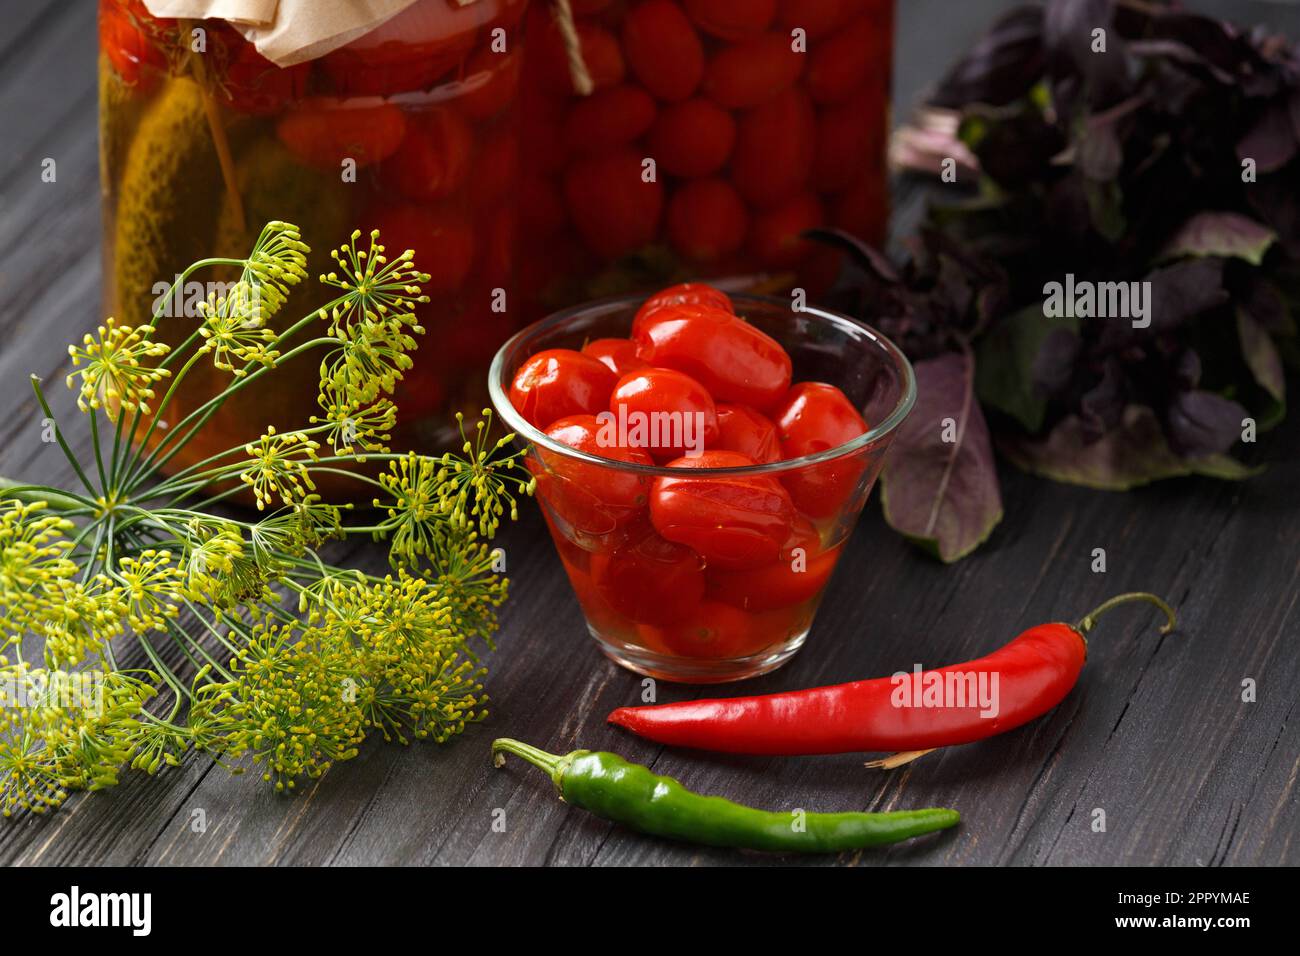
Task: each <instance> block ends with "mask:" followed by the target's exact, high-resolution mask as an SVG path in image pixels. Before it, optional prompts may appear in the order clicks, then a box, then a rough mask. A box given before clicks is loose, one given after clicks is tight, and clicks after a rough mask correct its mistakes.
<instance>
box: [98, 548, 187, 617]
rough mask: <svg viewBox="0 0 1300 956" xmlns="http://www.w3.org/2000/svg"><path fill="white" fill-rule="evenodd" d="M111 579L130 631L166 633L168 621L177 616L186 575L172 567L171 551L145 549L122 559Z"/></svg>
mask: <svg viewBox="0 0 1300 956" xmlns="http://www.w3.org/2000/svg"><path fill="white" fill-rule="evenodd" d="M113 577H114V578H115V579H116V581H117V582H118V584H119V585H120V587H121V591H120V593H121V598H122V602H123V603H124V604H125V606H126V619H127V621H128V623H129V624H130V625H131V628H132V629H133V630H135V631H137V632H140V633H143V632H144V631H148V630H155V631H161V630H165V629H166V627H167V621H168V620H170V619H171V618H174V617H177V616H178V615H179V614H180V609H179V607H178V606H177V603H176V602H177V601H178V600H179V599H180V598H181V597H182V595H183V594H184V588H185V572H184V571H182V570H181V569H180V568H178V567H176V566H175V565H174V564H172V553H171V552H170V551H166V550H164V551H159V550H156V549H154V548H147V549H145V550H144V551H141V552H140V554H139V555H138V556H128V557H124V558H122V560H120V561H119V562H118V564H117V571H116V573H115V574H114V575H113Z"/></svg>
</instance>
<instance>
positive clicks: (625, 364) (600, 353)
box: [582, 339, 650, 378]
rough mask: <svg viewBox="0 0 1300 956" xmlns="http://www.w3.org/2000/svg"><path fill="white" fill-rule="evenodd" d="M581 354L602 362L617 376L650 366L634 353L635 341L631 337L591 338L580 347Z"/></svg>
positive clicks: (620, 376)
mask: <svg viewBox="0 0 1300 956" xmlns="http://www.w3.org/2000/svg"><path fill="white" fill-rule="evenodd" d="M582 354H583V355H590V356H591V357H592V358H594V359H596V360H598V361H600V362H603V363H604V365H605V367H606V368H607V369H609V370H610V371H611V372H613V373H614V374H615V375H617V376H618V377H619V378H622V377H623V376H624V375H626V374H628V373H629V372H635V371H638V370H639V369H643V368H649V367H650V366H649V364H647V363H646V362H645V361H643V360H642V359H641V358H640V357H639V356H638V355H637V354H636V343H635V342H633V341H632V340H631V339H592V340H591V341H590V342H588V343H587V344H586V345H584V346H583V347H582Z"/></svg>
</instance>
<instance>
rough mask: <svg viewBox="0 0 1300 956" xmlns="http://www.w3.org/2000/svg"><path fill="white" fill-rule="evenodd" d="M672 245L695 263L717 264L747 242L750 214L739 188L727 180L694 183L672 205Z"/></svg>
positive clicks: (682, 189) (675, 196)
mask: <svg viewBox="0 0 1300 956" xmlns="http://www.w3.org/2000/svg"><path fill="white" fill-rule="evenodd" d="M665 226H666V232H667V236H668V242H669V243H670V244H671V245H672V247H673V249H674V250H676V252H677V253H678V254H679V255H681V256H682V257H683V258H685V259H689V260H691V261H692V262H700V263H711V262H717V261H718V260H719V259H721V258H722V257H723V256H727V255H730V254H731V253H733V252H735V251H736V250H737V249H739V248H740V247H741V246H742V245H744V242H745V234H746V232H747V230H748V227H749V214H748V213H747V212H746V211H745V204H744V202H743V201H741V198H740V194H739V193H737V192H736V187H734V186H732V185H731V183H729V182H727V181H726V180H725V179H718V178H711V179H692V180H690V181H689V182H686V183H683V184H682V185H681V186H679V187H678V188H677V191H676V192H675V193H673V196H672V198H671V199H670V200H669V201H668V214H667V216H666V218H665Z"/></svg>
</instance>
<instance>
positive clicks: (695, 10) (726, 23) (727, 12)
mask: <svg viewBox="0 0 1300 956" xmlns="http://www.w3.org/2000/svg"><path fill="white" fill-rule="evenodd" d="M682 5H683V6H684V7H685V8H686V13H687V14H688V15H689V16H690V18H691V21H692V22H693V23H694V24H695V25H696V26H697V27H699V28H700V29H701V30H703V31H704V32H705V33H707V34H709V35H711V36H715V37H720V38H722V39H723V40H730V41H736V40H742V39H744V38H745V37H749V36H753V35H754V34H756V33H762V32H763V31H764V30H766V29H767V27H768V24H770V23H771V22H772V18H773V17H775V16H776V0H683V4H682Z"/></svg>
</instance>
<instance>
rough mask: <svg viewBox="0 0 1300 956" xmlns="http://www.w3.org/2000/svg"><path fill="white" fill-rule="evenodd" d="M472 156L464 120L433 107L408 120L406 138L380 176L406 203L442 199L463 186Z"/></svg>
mask: <svg viewBox="0 0 1300 956" xmlns="http://www.w3.org/2000/svg"><path fill="white" fill-rule="evenodd" d="M473 152H474V135H473V133H471V132H470V128H469V125H468V124H467V123H466V122H465V120H464V119H462V118H461V116H460V114H459V113H457V112H455V111H454V110H450V109H447V108H446V107H437V106H435V107H433V108H431V109H428V110H426V111H422V112H421V113H419V114H415V115H413V116H412V117H411V119H410V120H409V121H408V123H407V130H406V138H405V139H403V140H402V145H401V147H400V148H399V149H398V150H397V152H395V153H394V154H393V155H392V156H391V157H389V158H388V159H386V160H385V161H384V164H383V166H382V167H381V168H380V171H379V175H380V178H381V179H383V180H387V181H391V182H392V183H393V184H394V185H395V186H396V187H397V188H398V189H399V190H401V192H402V194H403V195H404V196H406V197H407V198H409V199H416V200H420V201H428V200H432V199H444V198H446V197H447V196H450V195H451V194H452V193H454V192H456V190H458V189H460V187H461V184H462V183H464V182H465V178H466V174H467V173H468V172H469V168H470V157H471V156H472V155H473Z"/></svg>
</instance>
